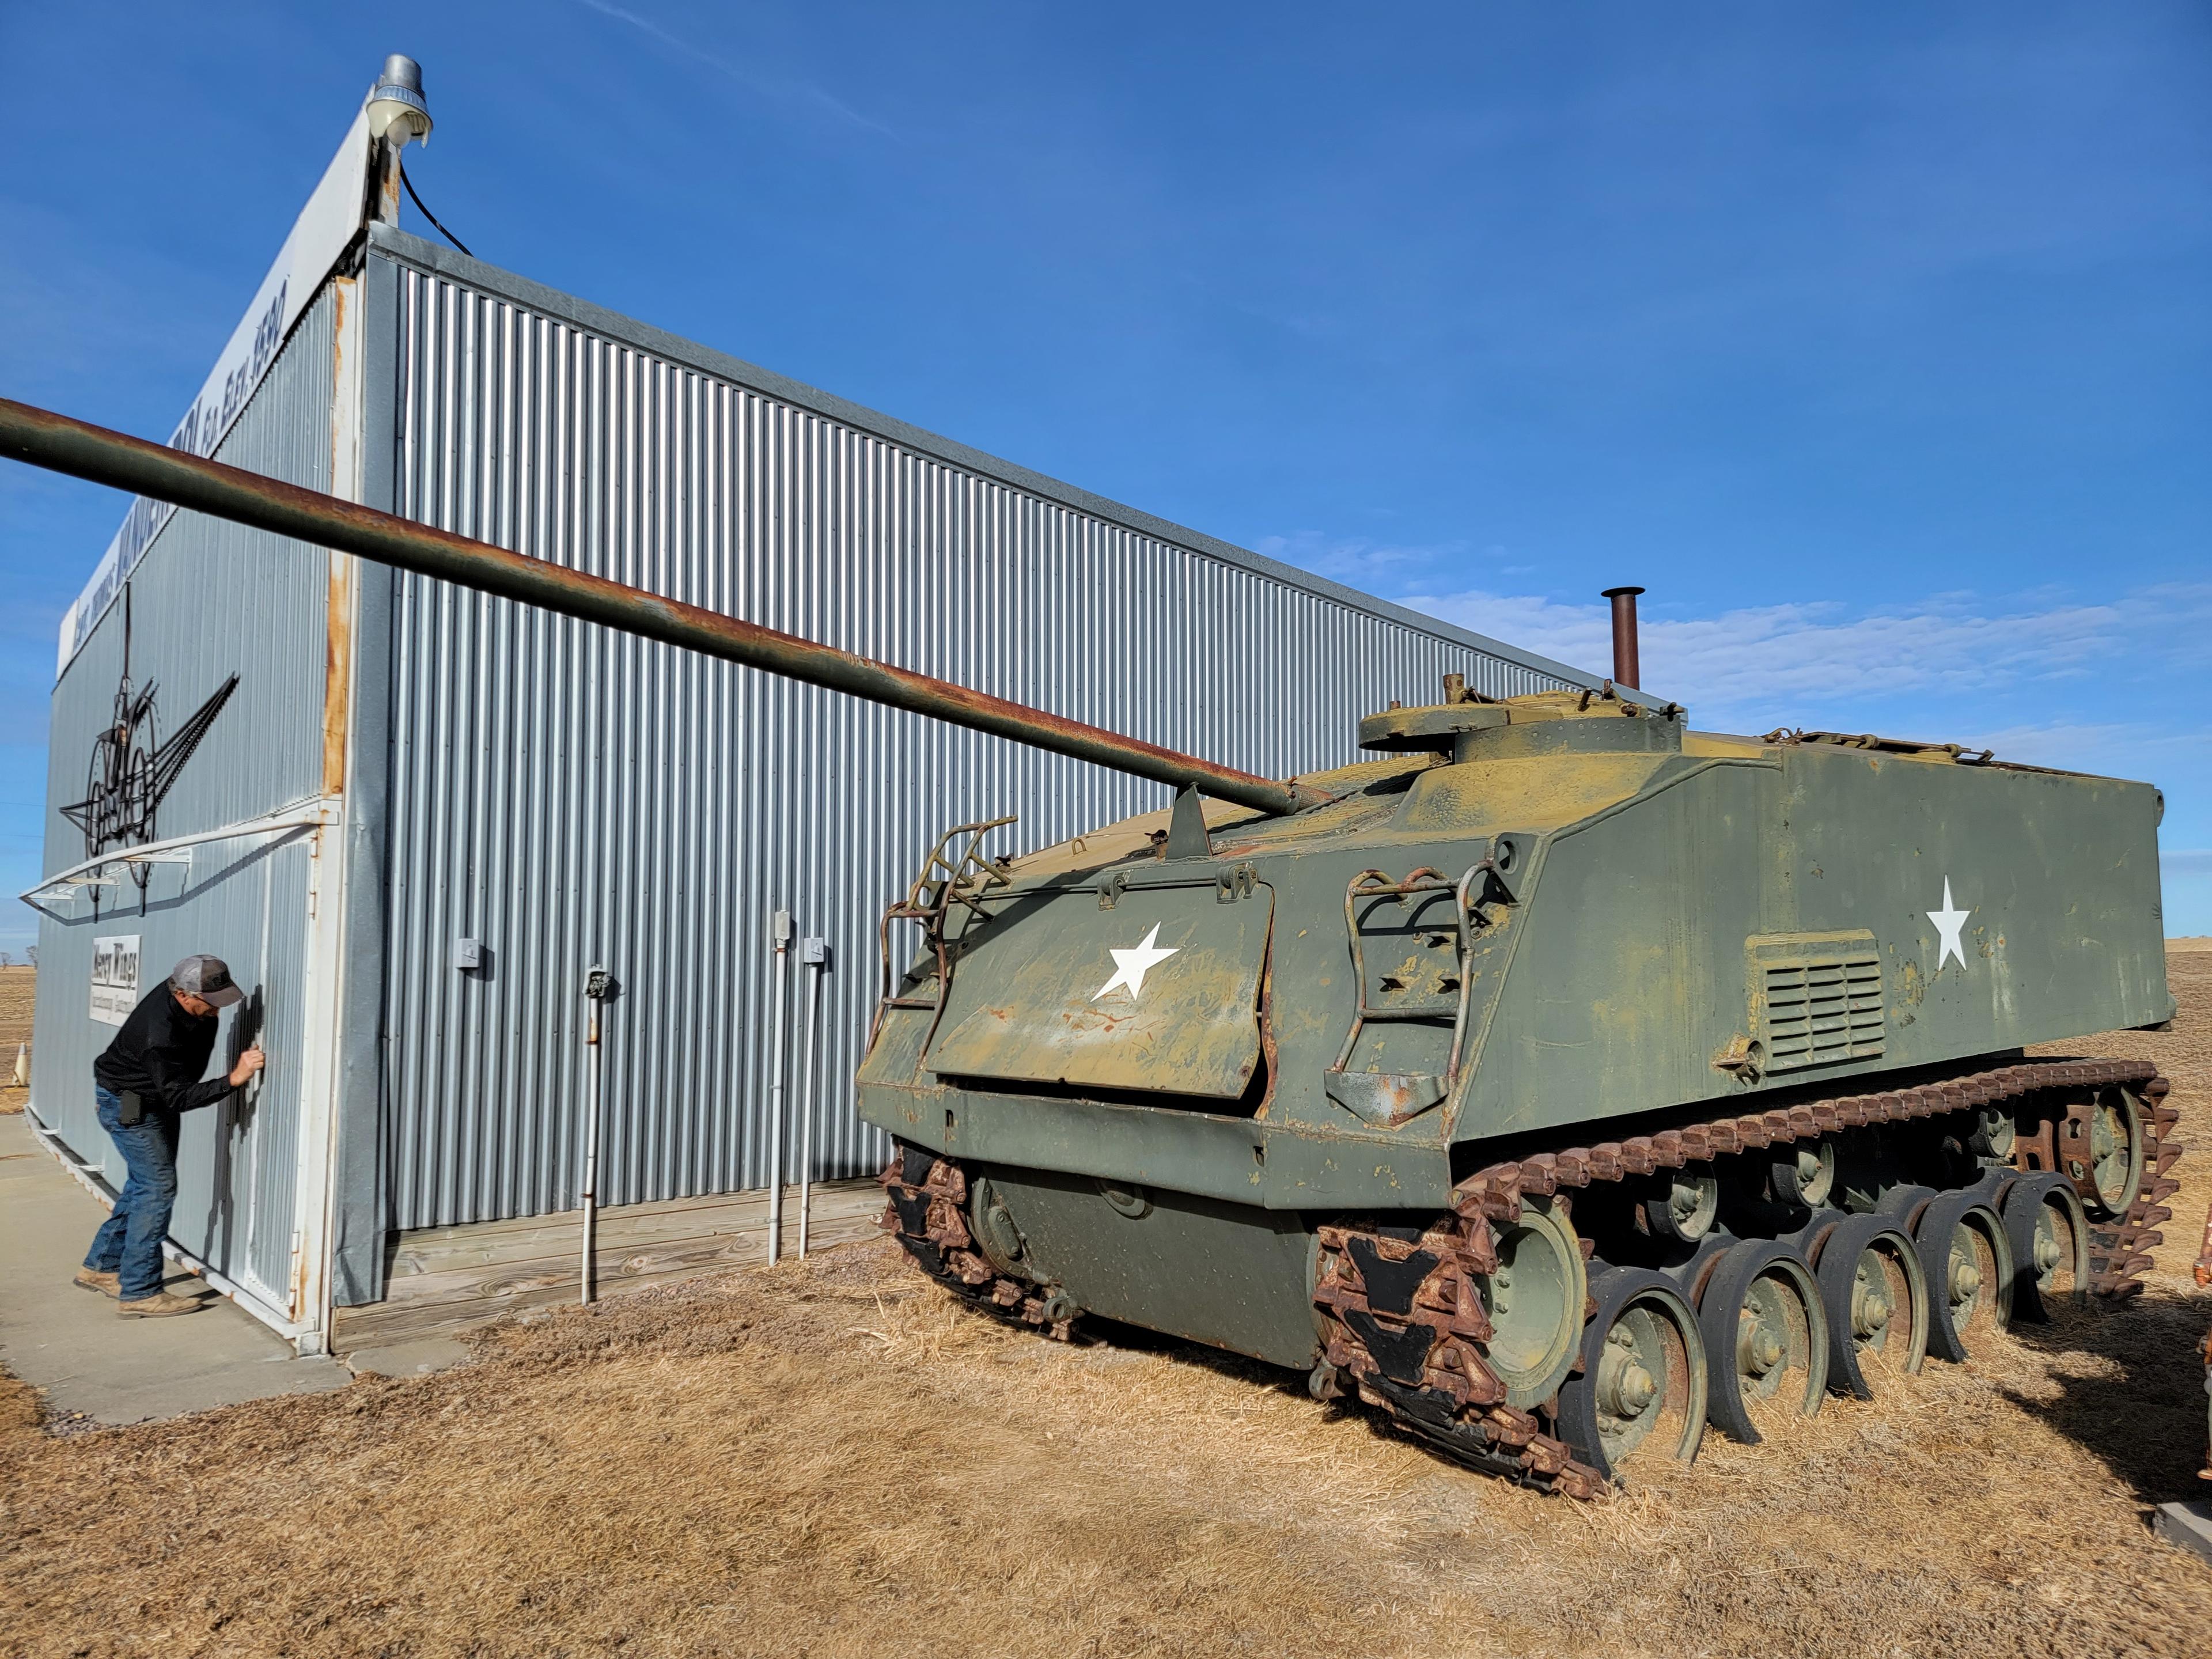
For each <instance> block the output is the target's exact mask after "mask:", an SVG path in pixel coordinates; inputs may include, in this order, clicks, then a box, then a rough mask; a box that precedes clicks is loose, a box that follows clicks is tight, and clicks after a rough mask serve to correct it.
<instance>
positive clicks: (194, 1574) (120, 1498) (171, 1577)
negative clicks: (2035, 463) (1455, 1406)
mask: <svg viewBox="0 0 2212 1659" xmlns="http://www.w3.org/2000/svg"><path fill="white" fill-rule="evenodd" d="M2172 971H2173V978H2174V984H2175V987H2176V989H2177V992H2178V994H2179V996H2180V997H2181V1000H2182V1004H2183V1016H2182V1018H2181V1020H2180V1021H2179V1022H2178V1024H2177V1025H2176V1027H2175V1029H2174V1030H2172V1031H2170V1032H2164V1033H2130V1034H2124V1035H2115V1036H2110V1037H2107V1038H2104V1039H2097V1040H2091V1041H2088V1042H2083V1043H2081V1044H2075V1045H2069V1048H2072V1049H2073V1050H2074V1051H2075V1052H2081V1053H2090V1054H2142V1055H2145V1056H2148V1057H2150V1058H2153V1059H2155V1060H2158V1061H2159V1062H2160V1064H2161V1065H2162V1066H2164V1068H2165V1070H2166V1073H2167V1075H2168V1076H2170V1077H2171V1078H2172V1079H2173V1081H2174V1085H2175V1098H2176V1100H2177V1101H2178V1102H2179V1104H2180V1106H2181V1108H2182V1114H2183V1116H2182V1127H2181V1130H2180V1138H2181V1139H2184V1140H2188V1139H2197V1140H2198V1141H2199V1143H2200V1146H2202V1147H2203V1148H2204V1150H2200V1151H2199V1152H2197V1153H2195V1154H2194V1155H2192V1156H2191V1157H2190V1158H2186V1159H2185V1160H2184V1161H2183V1163H2182V1164H2181V1165H2180V1168H2179V1171H2178V1173H2179V1175H2180V1176H2181V1177H2182V1179H2183V1189H2182V1193H2181V1195H2180V1197H2179V1199H2178V1200H2176V1203H2175V1212H2176V1218H2175V1220H2174V1221H2173V1222H2172V1223H2171V1224H2169V1225H2168V1226H2167V1228H2166V1244H2165V1245H2164V1247H2163V1248H2162V1249H2160V1251H2159V1252H2158V1267H2157V1270H2156V1272H2155V1273H2154V1275H2153V1277H2152V1279H2151V1283H2150V1288H2149V1290H2148V1293H2147V1294H2146V1295H2145V1296H2144V1297H2142V1298H2141V1299H2140V1300H2138V1301H2137V1302H2136V1303H2135V1304H2133V1305H2131V1306H2130V1307H2128V1308H2126V1309H2125V1310H2122V1311H2120V1312H2118V1313H2111V1314H2106V1313H2099V1312H2093V1311H2087V1310H2084V1311H2080V1312H2069V1313H2066V1314H2064V1315H2063V1316H2061V1318H2060V1319H2059V1321H2058V1322H2057V1324H2055V1325H2052V1326H2045V1327H2033V1328H2023V1329H2022V1330H2021V1332H2020V1333H2019V1334H2017V1335H2016V1336H2015V1337H2009V1338H2004V1339H2000V1340H1996V1342H1994V1343H1993V1344H1991V1345H1990V1348H1989V1351H1988V1352H1986V1353H1985V1354H1984V1355H1983V1356H1980V1357H1978V1358H1976V1359H1975V1361H1974V1362H1973V1363H1972V1364H1967V1365H1964V1366H1951V1365H1944V1364H1939V1363H1937V1362H1934V1361H1930V1362H1929V1365H1928V1367H1927V1369H1926V1370H1925V1372H1924V1373H1923V1375H1922V1376H1919V1377H1917V1378H1912V1379H1905V1380H1904V1381H1903V1382H1902V1383H1900V1385H1899V1386H1898V1387H1896V1388H1894V1389H1892V1390H1891V1391H1890V1392H1889V1393H1888V1394H1887V1395H1886V1396H1885V1397H1884V1398H1883V1399H1881V1400H1880V1401H1875V1402H1874V1403H1872V1404H1870V1405H1861V1404H1854V1403H1851V1402H1848V1401H1830V1402H1829V1404H1828V1406H1827V1407H1826V1410H1824V1411H1823V1412H1822V1413H1821V1414H1820V1417H1819V1418H1818V1419H1815V1420H1814V1421H1813V1422H1812V1423H1810V1424H1808V1425H1804V1426H1803V1427H1802V1430H1801V1431H1799V1432H1797V1433H1796V1434H1795V1435H1794V1436H1792V1437H1790V1440H1789V1441H1788V1442H1786V1443H1768V1444H1766V1445H1762V1446H1759V1447H1750V1448H1747V1447H1741V1446H1736V1445H1733V1444H1730V1443H1726V1442H1723V1441H1721V1440H1719V1439H1718V1438H1717V1437H1716V1438H1713V1439H1711V1440H1709V1441H1708V1442H1707V1443H1706V1449H1705V1453H1704V1455H1702V1456H1701V1457H1700V1458H1699V1462H1697V1463H1696V1464H1695V1465H1694V1466H1692V1467H1689V1468H1676V1467H1671V1466H1670V1467H1668V1468H1664V1469H1662V1470H1661V1471H1660V1472H1659V1473H1658V1474H1656V1476H1654V1477H1652V1478H1650V1479H1648V1480H1644V1482H1642V1483H1641V1484H1639V1485H1638V1486H1637V1487H1636V1488H1635V1489H1633V1490H1632V1491H1631V1492H1627V1493H1626V1494H1625V1495H1623V1496H1621V1497H1619V1498H1614V1499H1612V1500H1611V1501H1608V1502H1605V1503H1601V1504H1573V1503H1569V1502H1566V1501H1564V1500H1557V1499H1549V1498H1541V1497H1537V1496H1534V1495H1532V1494H1529V1493H1526V1492H1520V1491H1517V1490H1516V1489H1514V1488H1511V1487H1510V1486H1505V1485H1504V1484H1502V1483H1500V1482H1498V1481H1496V1480H1489V1479H1486V1478H1484V1477H1482V1476H1480V1475H1474V1474H1466V1473H1463V1472H1462V1471H1460V1470H1458V1469H1456V1468H1453V1467H1452V1466H1450V1465H1449V1464H1446V1463H1443V1462H1439V1461H1438V1460H1437V1459H1436V1458H1434V1457H1432V1456H1431V1455H1429V1454H1427V1453H1426V1452H1425V1451H1423V1450H1422V1449H1419V1447H1417V1446H1414V1445H1412V1444H1409V1443H1406V1442H1404V1441H1401V1440H1400V1439H1398V1438H1395V1437H1393V1436H1392V1435H1391V1434H1389V1432H1387V1431H1383V1430H1380V1429H1378V1428H1376V1426H1375V1425H1372V1424H1371V1423H1370V1421H1369V1420H1367V1419H1365V1418H1364V1417H1363V1416H1362V1415H1360V1414H1358V1413H1356V1412H1349V1413H1347V1412H1340V1411H1338V1410H1334V1409H1331V1408H1326V1407H1322V1406H1319V1405H1316V1404H1315V1403H1314V1402H1313V1401H1310V1400H1309V1399H1308V1398H1307V1397H1306V1395H1305V1394H1304V1389H1303V1387H1302V1379H1299V1378H1295V1377H1285V1376H1280V1375H1278V1374H1274V1373H1270V1372H1267V1371H1265V1370H1261V1369H1260V1368H1257V1367H1254V1366H1248V1365H1245V1364H1242V1363H1240V1362H1237V1361H1233V1360H1228V1359H1225V1358H1219V1357H1218V1356H1214V1355H1212V1354H1209V1353H1206V1352H1200V1351H1198V1350H1195V1349H1192V1348H1188V1347H1185V1346H1178V1345H1174V1344H1169V1343H1164V1342H1158V1341H1149V1340H1139V1341H1133V1342H1124V1343H1121V1344H1120V1345H1117V1346H1107V1345H1103V1344H1098V1345H1093V1344H1084V1343H1078V1344H1073V1345H1066V1346H1061V1345H1055V1344H1053V1343H1050V1342H1046V1341H1042V1340H1035V1339H1033V1338H1030V1337H1027V1336H1024V1335H1022V1334H1016V1333H1013V1332H1010V1331H1006V1330H1002V1329H1000V1328H998V1327H996V1326H994V1325H993V1324H990V1323H988V1322H986V1321H984V1320H982V1319H981V1318H977V1317H975V1316H969V1315H968V1314H966V1313H964V1312H963V1311H962V1310H958V1309H957V1308H955V1307H954V1306H952V1305H951V1304H950V1303H949V1302H948V1300H947V1299H946V1298H945V1297H943V1296H942V1295H940V1294H939V1292H937V1291H935V1290H934V1289H933V1288H930V1287H928V1286H927V1285H923V1284H922V1283H921V1281H919V1280H918V1279H915V1277H913V1276H911V1275H910V1274H909V1273H908V1272H907V1271H906V1270H905V1269H904V1268H903V1267H902V1266H901V1265H900V1263H899V1261H897V1260H896V1254H895V1252H894V1251H893V1250H892V1249H890V1247H888V1246H885V1245H882V1244H869V1245H864V1246H857V1247H854V1248H851V1249H844V1250H840V1251H836V1252H834V1253H832V1254H830V1255H825V1256H823V1257H820V1258H817V1260H816V1261H813V1262H811V1263H810V1264H808V1265H806V1266H804V1267H799V1266H787V1267H783V1268H781V1269H775V1270H762V1271H755V1272H745V1273H732V1274H730V1275H727V1276H725V1277H722V1278H720V1279H711V1280H706V1281H702V1282H700V1283H697V1284H696V1285H689V1286H685V1287H683V1288H681V1289H679V1290H676V1291H663V1292H648V1293H641V1294H639V1295H636V1296H633V1297H623V1298H621V1299H619V1300H617V1301H615V1302H612V1303H610V1304H604V1305H602V1306H601V1307H599V1308H598V1309H595V1310H588V1311H578V1310H571V1311H568V1312H563V1313H562V1314H560V1315H557V1316H554V1317H552V1318H550V1319H547V1320H544V1321H542V1322H538V1323H536V1324H533V1325H511V1326H507V1327H504V1328H495V1329H494V1330H492V1331H490V1332H489V1333H487V1334H484V1335H483V1336H482V1337H481V1338H480V1339H478V1346H479V1357H478V1358H477V1361H476V1363H475V1364H471V1365H470V1366H467V1367H465V1368H464V1369H461V1370H454V1371H450V1372H447V1373H446V1374H444V1375H441V1376H431V1377H427V1378H420V1379H415V1380H409V1381H383V1380H363V1381H362V1382H359V1383H356V1384H355V1385H354V1386H352V1387H351V1388H349V1389H346V1390H343V1391H342V1392H340V1393H337V1394H332V1395H310V1396H304V1397H298V1398H293V1399H286V1400H271V1401H261V1402H258V1403H256V1404H253V1405H248V1406H240V1407H233V1408H231V1409H228V1410H225V1411H222V1412H216V1413H209V1414H207V1415H204V1416H202V1417H198V1418H193V1419H183V1420H179V1421H176V1422H172V1423H167V1424H162V1425H148V1426H142V1427H137V1428H129V1429H118V1430H108V1431H100V1432H97V1433H92V1434H85V1435H79V1436H73V1437H66V1438H58V1437H53V1436H52V1435H50V1434H48V1433H46V1431H43V1430H42V1429H41V1427H40V1420H39V1409H38V1403H37V1401H36V1399H35V1398H34V1397H33V1395H31V1394H30V1393H29V1391H28V1390H27V1389H21V1387H20V1385H15V1384H12V1383H0V1389H6V1390H10V1392H6V1393H0V1540H4V1549H5V1553H6V1558H7V1561H8V1565H7V1570H6V1571H5V1573H4V1574H0V1650H4V1651H6V1652H9V1653H17V1654H26V1655H46V1654H54V1655H62V1654H68V1655H82V1656H102V1655H112V1654H142V1653H155V1652H158V1653H161V1654H163V1655H179V1656H182V1655H196V1654H254V1655H341V1654H343V1655H354V1654H377V1655H386V1656H394V1659H399V1656H416V1655H448V1654H451V1655H463V1654H465V1655H484V1656H490V1655H508V1654H515V1655H522V1654H528V1655H548V1656H550V1655H585V1654H617V1653H619V1654H623V1655H692V1654H775V1655H822V1656H829V1655H852V1656H860V1655H868V1656H898V1655H907V1654H915V1655H921V1654H928V1655H933V1656H967V1655H970V1654H978V1655H981V1654H988V1655H993V1656H1016V1655H1040V1656H1046V1655H1049V1656H1054V1659H1060V1656H1070V1655H1119V1654H1152V1653H1159V1654H1176V1655H1184V1654H1190V1655H1217V1654H1220V1655H1226V1654H1250V1655H1261V1656H1270V1659H1273V1656H1279V1655H1308V1654H1310V1655H1330V1656H1334V1655H1355V1654H1356V1655H1363V1656H1364V1655H1377V1656H1381V1655H1429V1654H1435V1655H1444V1654H1450V1655H1460V1656H1464V1655H1488V1654H1498V1655H1513V1656H1547V1655H1579V1654H1602V1655H1607V1656H1668V1659H1689V1656H1699V1655H1752V1654H1759V1655H1790V1656H1797V1655H1835V1656H1850V1659H1881V1656H1901V1655H1961V1654H2005V1655H2041V1654H2051V1655H2067V1656H2078V1655H2100V1656H2101V1655H2133V1654H2160V1655H2203V1654H2204V1653H2206V1652H2207V1651H2208V1650H2212V1566H2208V1565H2205V1564H2204V1563H2203V1562H2201V1561H2199V1560H2198V1559H2196V1558H2195V1557H2193V1556H2191V1555H2187V1554H2185V1553H2181V1552H2180V1551H2178V1550H2175V1549H2172V1548H2170V1547H2167V1546H2166V1545H2164V1544H2161V1543H2159V1542H2157V1541H2154V1539H2153V1538H2152V1536H2151V1534H2150V1533H2149V1530H2148V1526H2147V1525H2146V1516H2147V1514H2148V1509H2149V1506H2150V1504H2153V1503H2154V1502H2156V1501H2158V1500H2160V1499H2164V1498H2174V1497H2190V1496H2196V1495H2198V1494H2199V1493H2201V1492H2212V1484H2208V1483H2203V1482H2199V1481H2198V1480H2196V1479H2195V1471H2196V1469H2197V1467H2198V1465H2199V1463H2200V1462H2202V1460H2203V1455H2204V1451H2205V1446H2204V1431H2205V1399H2204V1394H2203V1370H2202V1366H2201V1364H2200V1362H2199V1361H2198V1359H2197V1343H2198V1341H2199V1340H2201V1339H2202V1338H2203V1335H2204V1333H2205V1330H2206V1328H2207V1326H2208V1325H2212V1294H2208V1293H2206V1292H2203V1291H2197V1290H2196V1289H2195V1287H2194V1286H2193V1285H2192V1284H2191V1279H2190V1276H2189V1262H2190V1261H2191V1257H2192V1256H2193V1255H2194V1254H2195V1251H2196V1248H2197V1236H2198V1232H2197V1230H2198V1227H2199V1225H2201V1223H2202V1220H2203V1215H2204V1210H2205V1205H2206V1201H2207V1199H2208V1197H2212V1131H2208V1130H2204V1129H2200V1128H2198V1127H2197V1125H2198V1124H2199V1123H2200V1122H2202V1121H2206V1120H2207V1119H2208V1118H2212V1098H2209V1097H2212V953H2206V952H2202V951H2198V952H2179V951H2178V952H2176V953H2174V955H2173V956H2172Z"/></svg>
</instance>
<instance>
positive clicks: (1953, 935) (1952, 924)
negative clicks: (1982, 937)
mask: <svg viewBox="0 0 2212 1659" xmlns="http://www.w3.org/2000/svg"><path fill="white" fill-rule="evenodd" d="M1923 914H1924V915H1926V916H1927V918H1928V920H1929V921H1932V922H1934V923H1935V924H1936V937H1937V938H1938V939H1940V940H1941V941H1942V950H1940V951H1937V952H1936V972H1937V973H1939V974H1940V973H1942V971H1943V964H1944V963H1947V962H1948V961H1950V960H1951V958H1952V957H1957V958H1958V959H1959V966H1960V967H1961V968H1963V967H1965V966H1966V951H1964V950H1962V949H1961V948H1960V944H1959V933H1960V929H1961V928H1963V927H1966V918H1967V917H1968V916H1971V915H1973V914H1974V913H1973V912H1972V910H1960V909H1958V908H1955V907H1954V905H1953V904H1952V902H1951V878H1950V877H1948V876H1946V877H1944V878H1943V908H1942V909H1940V910H1929V911H1926V912H1924V913H1923Z"/></svg>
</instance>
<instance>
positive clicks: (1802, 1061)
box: [1749, 933, 1885, 1072]
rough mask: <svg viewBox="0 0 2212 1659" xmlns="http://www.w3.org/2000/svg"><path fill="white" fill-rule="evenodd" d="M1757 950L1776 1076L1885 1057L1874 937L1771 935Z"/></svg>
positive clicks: (1757, 1001) (1758, 993) (1761, 1013)
mask: <svg viewBox="0 0 2212 1659" xmlns="http://www.w3.org/2000/svg"><path fill="white" fill-rule="evenodd" d="M1749 944H1750V946H1751V957H1752V991H1753V1001H1754V1005H1755V1007H1756V1010H1757V1015H1758V1018H1757V1022H1756V1024H1757V1029H1758V1030H1759V1040H1760V1042H1762V1043H1763V1044H1764V1045H1765V1049H1766V1054H1765V1069H1766V1070H1767V1071H1768V1072H1787V1071H1794V1070H1797V1069H1799V1068H1801V1067H1803V1066H1831V1065H1834V1064H1836V1063H1838V1062H1839V1061H1843V1060H1875V1059H1879V1058H1880V1057H1881V1052H1882V1036H1883V1027H1884V1020H1885V1011H1884V1009H1883V1006H1882V984H1881V956H1880V954H1879V953H1878V952H1877V951H1876V949H1875V942H1874V935H1873V934H1871V933H1841V934H1837V933H1830V934H1824V935H1812V934H1802V933H1801V934H1797V935H1795V936H1790V935H1786V934H1784V935H1777V934H1768V935H1767V936H1765V938H1763V939H1752V940H1750V941H1749Z"/></svg>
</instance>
